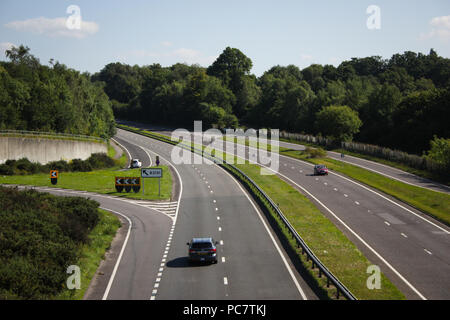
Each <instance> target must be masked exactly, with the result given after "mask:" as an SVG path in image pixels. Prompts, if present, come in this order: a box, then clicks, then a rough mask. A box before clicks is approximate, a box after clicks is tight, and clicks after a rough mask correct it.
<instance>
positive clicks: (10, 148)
mask: <svg viewBox="0 0 450 320" xmlns="http://www.w3.org/2000/svg"><path fill="white" fill-rule="evenodd" d="M98 152H104V153H107V152H108V147H107V145H106V144H105V143H99V142H93V141H78V140H67V139H60V140H58V139H46V138H29V137H8V136H0V164H1V163H4V162H5V161H6V160H18V159H21V158H28V160H30V161H32V162H39V163H41V164H46V163H48V162H50V161H58V160H66V161H69V160H72V159H82V160H86V159H87V158H89V157H90V155H91V154H92V153H98Z"/></svg>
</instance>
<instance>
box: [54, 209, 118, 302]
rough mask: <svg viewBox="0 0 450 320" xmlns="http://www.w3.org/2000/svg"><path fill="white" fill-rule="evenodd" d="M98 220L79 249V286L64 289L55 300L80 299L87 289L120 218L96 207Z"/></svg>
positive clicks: (107, 248)
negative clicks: (86, 242)
mask: <svg viewBox="0 0 450 320" xmlns="http://www.w3.org/2000/svg"><path fill="white" fill-rule="evenodd" d="M98 211H99V217H100V220H99V222H98V223H97V225H96V226H95V228H94V229H92V231H91V233H90V234H89V236H88V238H89V243H88V244H84V245H83V246H82V247H81V249H80V258H79V261H78V263H77V265H78V267H80V272H81V288H80V289H73V290H69V289H67V288H66V289H65V290H64V291H63V292H62V293H61V294H59V295H58V296H56V297H55V298H54V299H55V300H82V299H83V297H84V294H85V293H86V290H87V289H88V287H89V285H90V283H91V280H92V278H93V277H94V275H95V272H96V271H97V269H98V267H99V265H100V262H101V261H102V260H104V259H105V253H106V252H107V251H108V250H109V248H110V245H111V242H112V241H113V239H114V236H115V235H116V232H117V230H118V229H119V228H120V226H121V223H120V220H119V219H118V218H117V217H116V216H115V215H113V214H112V213H110V212H109V211H105V210H102V209H98Z"/></svg>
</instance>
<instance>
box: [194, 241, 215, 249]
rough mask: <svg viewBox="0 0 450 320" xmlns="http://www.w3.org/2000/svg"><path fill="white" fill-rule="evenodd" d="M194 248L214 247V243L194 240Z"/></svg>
mask: <svg viewBox="0 0 450 320" xmlns="http://www.w3.org/2000/svg"><path fill="white" fill-rule="evenodd" d="M191 248H192V249H208V248H212V244H211V242H194V243H193V244H192V245H191Z"/></svg>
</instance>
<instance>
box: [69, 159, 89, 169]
mask: <svg viewBox="0 0 450 320" xmlns="http://www.w3.org/2000/svg"><path fill="white" fill-rule="evenodd" d="M69 169H70V171H81V172H88V171H92V166H91V164H90V163H89V162H88V161H83V160H81V159H73V160H72V162H71V163H70V165H69Z"/></svg>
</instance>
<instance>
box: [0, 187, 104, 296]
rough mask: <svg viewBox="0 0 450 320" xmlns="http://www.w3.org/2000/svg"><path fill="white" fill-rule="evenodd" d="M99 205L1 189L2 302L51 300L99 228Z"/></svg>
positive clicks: (0, 283)
mask: <svg viewBox="0 0 450 320" xmlns="http://www.w3.org/2000/svg"><path fill="white" fill-rule="evenodd" d="M97 208H98V203H97V202H95V201H93V200H87V199H84V198H74V197H57V196H53V195H50V194H48V193H40V192H37V191H34V190H26V191H18V189H17V188H5V187H1V186H0V299H48V298H51V297H52V296H54V295H56V294H58V293H59V292H60V291H61V290H62V289H63V288H64V285H65V280H66V279H67V274H66V269H67V267H68V266H69V265H72V264H76V262H77V260H78V258H79V252H80V247H81V245H82V244H83V243H86V242H87V239H88V237H87V236H88V234H89V231H90V230H92V228H94V227H95V225H96V224H97V223H98V220H99V216H98V212H97Z"/></svg>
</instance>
